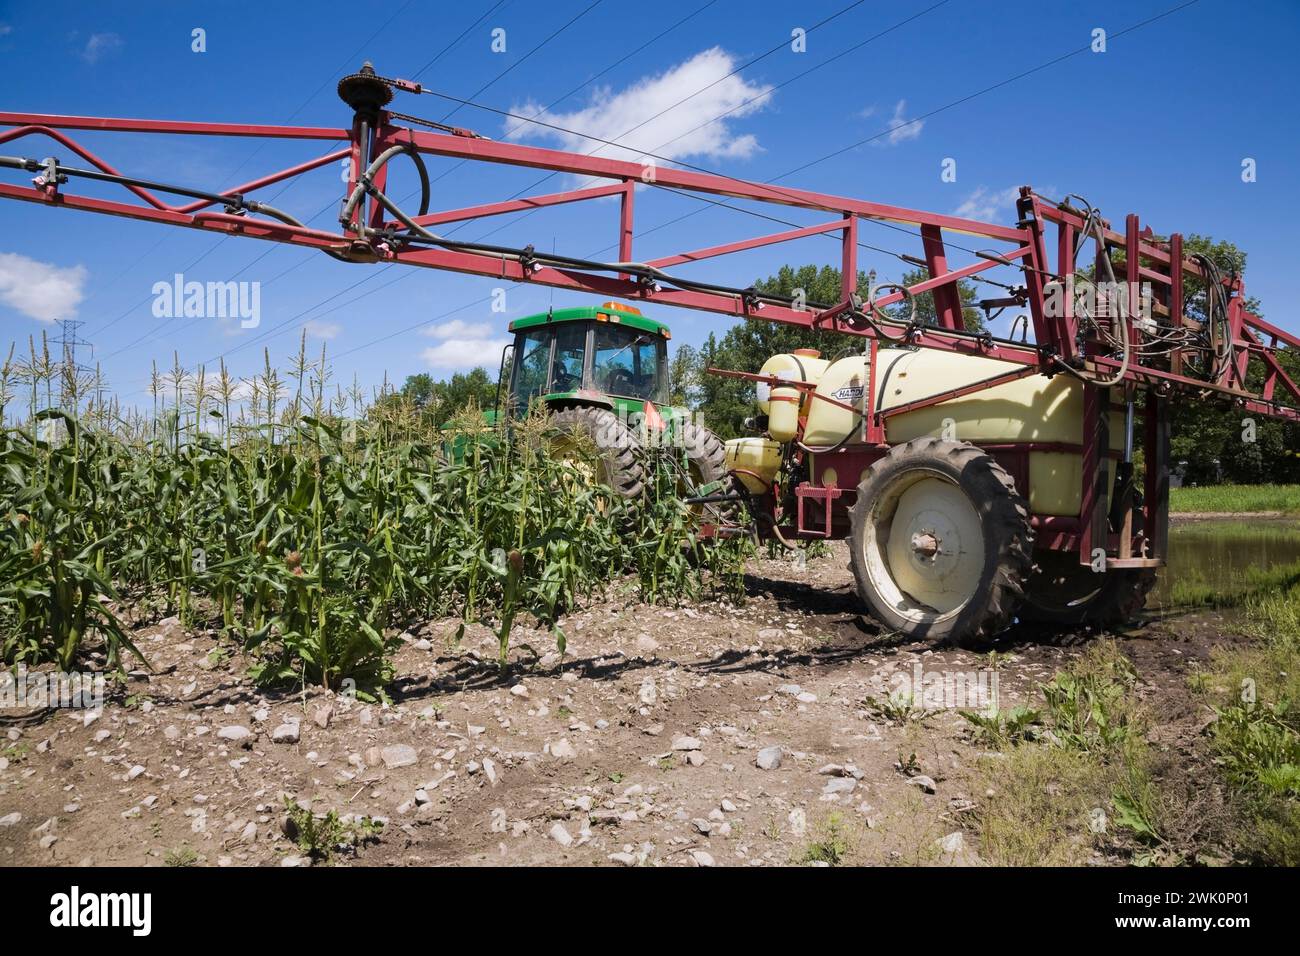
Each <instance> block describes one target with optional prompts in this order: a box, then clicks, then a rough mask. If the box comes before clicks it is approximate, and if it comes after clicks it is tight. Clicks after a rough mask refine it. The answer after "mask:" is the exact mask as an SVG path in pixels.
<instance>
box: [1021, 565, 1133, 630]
mask: <svg viewBox="0 0 1300 956" xmlns="http://www.w3.org/2000/svg"><path fill="white" fill-rule="evenodd" d="M1035 558H1036V560H1037V567H1035V569H1034V573H1033V574H1031V575H1030V576H1029V579H1028V580H1027V581H1025V595H1024V600H1023V601H1022V603H1021V605H1020V610H1019V612H1017V613H1018V616H1019V617H1020V619H1021V620H1022V621H1026V622H1032V623H1034V624H1045V625H1048V626H1051V627H1058V628H1068V627H1086V626H1089V625H1092V626H1096V627H1111V626H1115V625H1121V624H1126V623H1128V622H1129V621H1131V620H1133V618H1135V617H1137V615H1138V613H1139V612H1140V611H1141V610H1142V608H1143V607H1145V606H1146V603H1147V595H1148V594H1149V593H1150V592H1151V589H1152V588H1153V587H1155V584H1156V572H1155V569H1154V568H1115V569H1114V570H1110V571H1101V572H1096V571H1093V570H1092V569H1091V568H1090V567H1087V566H1086V565H1081V564H1079V559H1078V556H1077V555H1075V554H1074V553H1072V552H1063V551H1047V552H1039V553H1038V554H1037V555H1035Z"/></svg>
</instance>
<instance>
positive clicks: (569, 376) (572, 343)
mask: <svg viewBox="0 0 1300 956" xmlns="http://www.w3.org/2000/svg"><path fill="white" fill-rule="evenodd" d="M586 358H587V326H586V323H578V322H571V323H569V324H567V325H561V326H560V327H559V328H558V329H557V330H556V333H555V362H554V363H553V365H552V367H551V388H550V390H551V391H552V392H573V391H577V390H578V389H580V388H582V382H583V375H582V372H583V369H582V366H583V363H584V361H585V360H586Z"/></svg>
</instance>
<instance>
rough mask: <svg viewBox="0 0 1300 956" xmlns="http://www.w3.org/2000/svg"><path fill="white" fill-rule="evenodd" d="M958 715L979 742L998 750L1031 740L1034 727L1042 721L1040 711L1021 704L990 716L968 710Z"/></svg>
mask: <svg viewBox="0 0 1300 956" xmlns="http://www.w3.org/2000/svg"><path fill="white" fill-rule="evenodd" d="M960 713H961V715H962V717H964V718H965V719H966V720H967V721H969V722H970V723H971V725H972V726H974V728H975V730H976V733H977V734H978V736H979V737H980V739H981V740H983V741H984V742H985V743H987V744H988V745H989V746H991V747H996V748H997V749H999V750H1001V749H1002V748H1003V747H1006V746H1007V745H1009V744H1017V743H1020V742H1021V741H1023V740H1030V739H1032V737H1033V734H1034V725H1035V724H1037V723H1039V721H1040V720H1041V719H1042V712H1041V711H1037V710H1034V709H1033V708H1031V707H1026V706H1025V705H1023V704H1017V705H1016V706H1015V707H1012V708H1011V709H1010V710H999V711H997V712H996V713H992V714H987V713H979V712H977V711H970V710H963V711H961V712H960Z"/></svg>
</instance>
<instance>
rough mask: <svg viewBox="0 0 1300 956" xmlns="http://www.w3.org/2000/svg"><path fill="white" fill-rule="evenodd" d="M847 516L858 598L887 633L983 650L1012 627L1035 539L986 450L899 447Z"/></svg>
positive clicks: (1022, 505)
mask: <svg viewBox="0 0 1300 956" xmlns="http://www.w3.org/2000/svg"><path fill="white" fill-rule="evenodd" d="M850 518H851V530H850V533H849V548H850V567H851V568H852V570H853V576H854V579H855V580H856V582H857V590H858V595H859V597H860V598H861V599H862V601H863V602H864V603H865V604H866V605H867V607H868V608H869V609H870V611H871V614H872V615H873V616H874V617H875V618H876V619H877V620H878V621H880V622H881V623H882V624H884V625H885V626H886V627H887V628H889V629H890V630H891V631H895V632H898V633H901V634H904V635H906V636H907V637H909V638H913V639H922V640H936V641H950V642H953V643H955V644H958V645H960V646H963V647H978V646H981V645H983V644H985V643H987V642H988V641H989V640H990V639H991V638H992V637H993V636H994V635H995V634H997V633H998V632H999V631H1001V630H1003V629H1004V628H1006V627H1007V626H1008V625H1010V624H1011V622H1012V620H1013V618H1014V615H1015V612H1016V606H1017V604H1018V603H1019V600H1020V594H1021V590H1022V587H1023V582H1024V581H1025V579H1026V578H1028V576H1029V574H1030V570H1031V568H1032V567H1033V557H1032V548H1033V531H1032V530H1031V528H1030V524H1029V505H1028V502H1026V501H1025V499H1024V498H1023V497H1022V496H1021V495H1020V494H1019V493H1018V492H1017V491H1016V486H1015V482H1014V481H1013V480H1012V478H1011V476H1010V475H1009V474H1007V472H1006V471H1005V470H1004V469H1003V468H1002V466H1001V465H999V464H998V463H997V462H996V461H994V460H993V458H992V457H991V456H990V455H989V454H988V453H987V452H985V451H983V450H981V449H980V448H977V447H975V446H974V445H971V444H970V443H968V442H955V441H944V440H941V439H937V438H931V437H924V438H918V439H915V440H914V441H910V442H906V443H905V444H901V445H895V446H894V447H893V448H891V449H890V450H889V451H888V452H887V453H886V454H885V455H884V457H882V458H880V459H879V460H877V461H876V462H875V463H874V464H873V465H872V466H871V467H870V468H868V469H867V472H866V474H865V476H864V477H863V479H862V482H861V484H859V485H858V497H857V501H856V502H855V503H854V505H853V508H852V510H851V511H850Z"/></svg>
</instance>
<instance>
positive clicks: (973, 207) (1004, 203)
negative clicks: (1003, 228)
mask: <svg viewBox="0 0 1300 956" xmlns="http://www.w3.org/2000/svg"><path fill="white" fill-rule="evenodd" d="M1019 196H1020V190H1019V188H1017V187H1016V186H1008V187H1007V188H1006V189H999V190H991V189H989V188H988V187H987V186H979V187H978V188H976V190H975V191H974V192H972V193H971V194H970V195H969V196H967V197H966V198H965V199H964V200H962V204H961V205H960V206H958V207H957V208H956V209H954V210H953V213H952V214H953V215H954V216H961V217H962V218H963V219H981V220H989V219H1000V218H1001V217H1002V211H1003V210H1004V209H1007V208H1008V207H1011V206H1014V205H1015V204H1016V199H1017V198H1019Z"/></svg>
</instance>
